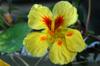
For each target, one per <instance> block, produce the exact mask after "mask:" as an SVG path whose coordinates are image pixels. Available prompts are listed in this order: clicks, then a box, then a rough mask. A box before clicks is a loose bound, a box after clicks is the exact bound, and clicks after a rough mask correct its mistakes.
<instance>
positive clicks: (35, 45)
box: [23, 1, 86, 65]
mask: <svg viewBox="0 0 100 66" xmlns="http://www.w3.org/2000/svg"><path fill="white" fill-rule="evenodd" d="M77 19H78V14H77V9H76V8H75V7H74V6H73V5H72V4H71V3H69V2H68V1H60V2H58V3H56V4H55V6H54V8H53V10H52V12H51V11H50V9H49V8H48V7H46V6H43V5H40V4H34V5H33V6H32V8H31V10H30V12H29V15H28V25H29V27H30V28H32V29H36V30H41V29H44V30H43V31H41V32H36V31H34V32H31V33H29V34H28V35H27V36H26V37H25V39H24V41H23V44H24V46H25V48H26V49H27V51H28V52H29V53H31V54H32V56H33V57H42V56H44V55H45V54H46V53H47V52H48V55H49V58H50V60H51V62H52V63H55V64H60V65H62V64H67V63H69V62H72V61H73V60H74V58H75V57H76V55H77V53H78V52H81V51H83V50H84V49H85V48H86V44H85V42H84V40H83V38H82V35H81V33H80V32H79V31H78V30H76V29H71V28H68V26H71V25H72V24H74V23H76V21H77Z"/></svg>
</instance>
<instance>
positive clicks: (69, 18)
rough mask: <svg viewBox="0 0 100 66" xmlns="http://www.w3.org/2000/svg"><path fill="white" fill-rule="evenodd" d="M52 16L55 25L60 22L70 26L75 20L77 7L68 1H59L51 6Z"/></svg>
mask: <svg viewBox="0 0 100 66" xmlns="http://www.w3.org/2000/svg"><path fill="white" fill-rule="evenodd" d="M53 16H54V19H55V22H56V25H57V24H59V23H61V25H62V26H64V27H66V26H70V25H72V24H74V23H75V22H76V21H77V18H78V14H77V9H76V8H75V7H74V6H73V5H72V4H71V3H69V2H68V1H60V2H58V3H56V4H55V6H54V8H53Z"/></svg>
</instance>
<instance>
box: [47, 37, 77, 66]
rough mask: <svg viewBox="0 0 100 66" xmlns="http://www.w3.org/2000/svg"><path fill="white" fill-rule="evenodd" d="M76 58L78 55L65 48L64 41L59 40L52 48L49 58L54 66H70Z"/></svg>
mask: <svg viewBox="0 0 100 66" xmlns="http://www.w3.org/2000/svg"><path fill="white" fill-rule="evenodd" d="M75 56H76V53H74V52H71V51H69V50H67V48H66V47H65V46H64V41H63V40H62V39H57V40H56V42H55V43H54V44H53V46H52V47H51V48H50V52H49V58H50V60H51V62H52V63H54V64H60V65H63V64H68V63H69V62H72V61H73V60H74V58H75Z"/></svg>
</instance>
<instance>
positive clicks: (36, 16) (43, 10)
mask: <svg viewBox="0 0 100 66" xmlns="http://www.w3.org/2000/svg"><path fill="white" fill-rule="evenodd" d="M51 17H52V13H51V11H50V10H49V8H48V7H46V6H42V5H40V4H35V5H33V6H32V8H31V10H30V12H29V15H28V25H29V26H30V27H31V28H32V29H44V28H47V27H48V26H50V24H51Z"/></svg>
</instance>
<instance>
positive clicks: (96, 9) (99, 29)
mask: <svg viewBox="0 0 100 66" xmlns="http://www.w3.org/2000/svg"><path fill="white" fill-rule="evenodd" d="M0 1H3V2H7V1H11V0H0ZM57 1H60V0H12V3H13V4H27V3H50V2H51V3H52V2H57ZM91 1H92V3H91V4H92V6H91V7H92V9H91V16H90V24H89V29H90V30H92V31H94V32H95V33H96V34H97V35H100V0H91ZM81 4H82V5H83V6H84V8H85V9H86V12H87V9H88V0H81Z"/></svg>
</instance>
